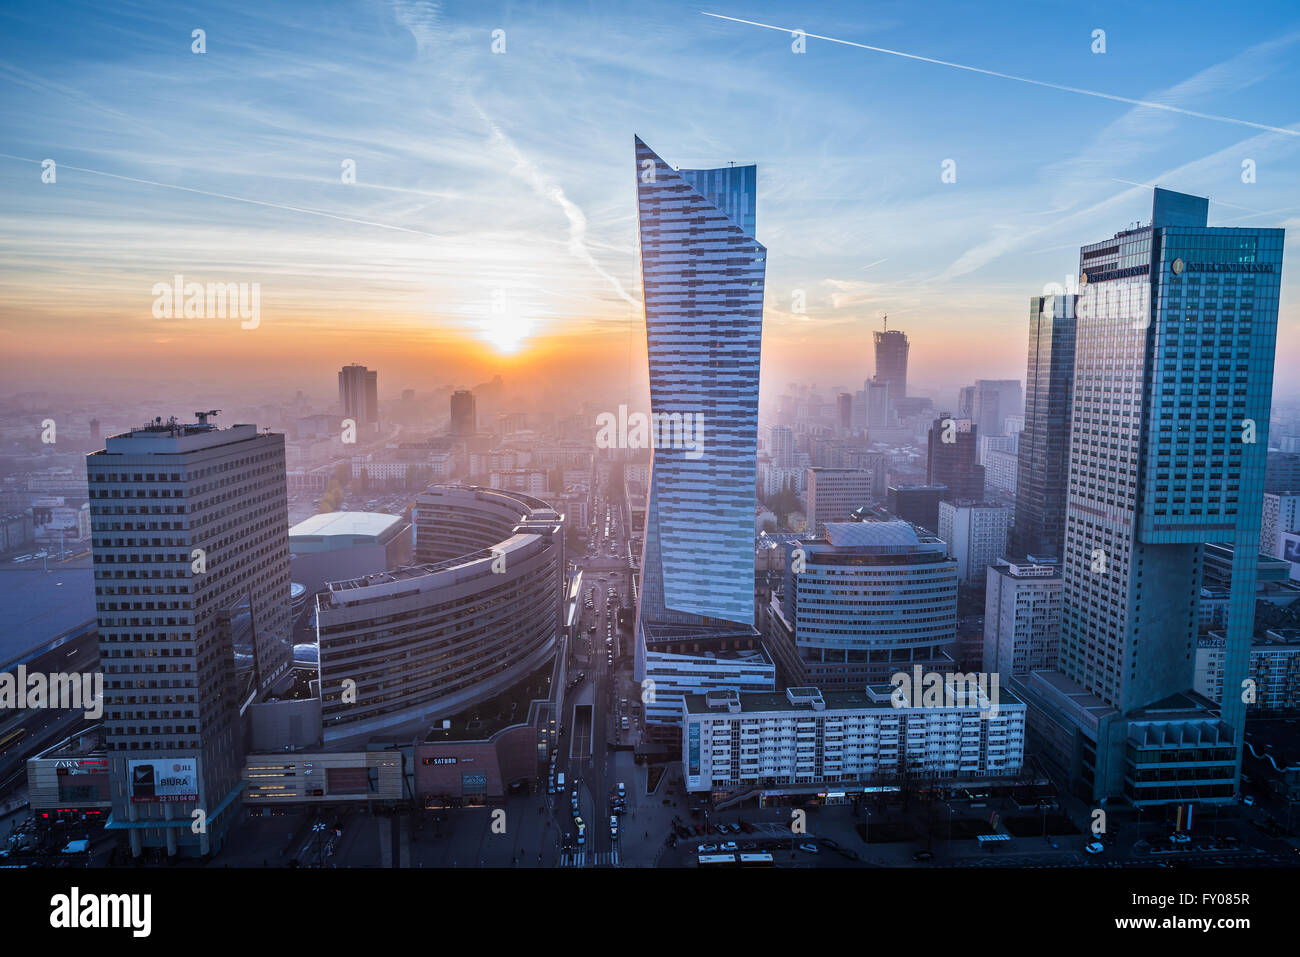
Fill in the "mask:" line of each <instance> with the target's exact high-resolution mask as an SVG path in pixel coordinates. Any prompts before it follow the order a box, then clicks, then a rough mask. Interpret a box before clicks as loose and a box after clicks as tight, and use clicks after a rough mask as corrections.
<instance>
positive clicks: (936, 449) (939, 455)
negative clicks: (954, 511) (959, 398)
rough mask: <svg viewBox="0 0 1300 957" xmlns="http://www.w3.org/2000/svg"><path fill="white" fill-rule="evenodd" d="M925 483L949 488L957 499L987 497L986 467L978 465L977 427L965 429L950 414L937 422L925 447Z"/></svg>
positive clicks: (931, 428)
mask: <svg viewBox="0 0 1300 957" xmlns="http://www.w3.org/2000/svg"><path fill="white" fill-rule="evenodd" d="M925 481H926V484H927V485H946V486H948V492H949V494H950V495H951V496H952V497H953V498H955V499H958V498H962V499H975V500H976V501H978V500H980V499H982V498H983V497H984V466H982V465H980V464H979V431H978V429H977V428H976V427H975V426H973V425H972V426H971V427H970V428H969V429H962V428H961V422H960V421H959V420H957V419H956V418H954V417H953V416H951V415H944V416H940V417H939V418H937V419H935V420H934V424H933V425H931V426H930V435H929V442H928V444H927V448H926V461H925Z"/></svg>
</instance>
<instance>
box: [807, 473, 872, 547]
mask: <svg viewBox="0 0 1300 957" xmlns="http://www.w3.org/2000/svg"><path fill="white" fill-rule="evenodd" d="M805 482H806V487H807V490H808V495H807V502H808V507H807V512H808V530H809V531H810V532H812V533H814V534H816V533H819V532H820V531H821V530H822V528H823V527H824V526H825V525H826V523H827V522H847V521H849V519H850V518H852V516H853V513H854V512H855V511H856V510H857V509H860V508H862V506H864V505H867V504H868V503H870V502H871V501H872V494H871V490H872V487H873V485H874V476H873V475H872V474H871V472H870V471H869V470H867V469H833V468H810V469H808V471H807V478H806V480H805Z"/></svg>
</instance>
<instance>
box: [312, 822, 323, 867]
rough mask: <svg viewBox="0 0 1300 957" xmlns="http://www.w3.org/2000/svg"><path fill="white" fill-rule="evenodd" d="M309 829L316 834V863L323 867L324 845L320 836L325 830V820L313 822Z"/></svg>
mask: <svg viewBox="0 0 1300 957" xmlns="http://www.w3.org/2000/svg"><path fill="white" fill-rule="evenodd" d="M311 829H312V831H313V832H314V833H315V835H316V864H317V866H319V867H324V866H325V845H324V844H323V843H322V841H321V838H322V836H323V834H324V831H325V822H324V821H317V822H316V823H315V824H313V825H312V826H311Z"/></svg>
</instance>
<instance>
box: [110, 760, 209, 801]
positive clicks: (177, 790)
mask: <svg viewBox="0 0 1300 957" xmlns="http://www.w3.org/2000/svg"><path fill="white" fill-rule="evenodd" d="M126 768H127V771H126V773H127V780H129V781H130V782H131V800H132V801H133V802H135V803H136V804H154V803H159V802H166V801H197V800H198V799H199V770H198V768H199V762H198V759H197V758H146V759H145V760H143V761H128V762H126Z"/></svg>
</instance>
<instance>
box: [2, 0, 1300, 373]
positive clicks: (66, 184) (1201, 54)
mask: <svg viewBox="0 0 1300 957" xmlns="http://www.w3.org/2000/svg"><path fill="white" fill-rule="evenodd" d="M244 7H248V8H247V9H245V8H244ZM1224 9H1225V8H1224V7H1223V5H1222V4H1211V3H1182V4H1178V5H1177V6H1176V7H1173V6H1171V5H1169V4H1149V5H1146V4H1137V3H1127V4H1093V5H1089V4H1079V3H1039V4H1025V5H1021V6H1007V5H1000V4H999V5H985V4H970V5H966V4H948V3H930V4H922V3H872V4H846V3H839V4H837V3H805V4H798V5H796V4H788V3H787V4H782V3H769V2H731V0H728V2H724V3H718V4H713V3H703V4H701V3H694V4H680V3H656V4H639V3H626V4H624V3H539V4H530V3H505V4H498V3H491V2H480V3H435V2H411V0H392V2H378V0H373V2H357V3H324V4H310V5H308V4H283V3H276V2H267V3H260V4H257V5H256V6H249V5H236V4H197V5H192V6H186V7H185V8H184V9H178V8H177V6H176V5H173V4H156V3H125V4H114V5H112V8H111V9H109V8H107V7H106V6H105V5H101V4H77V3H71V4H61V3H54V4H45V5H40V6H32V7H30V8H27V9H11V10H6V11H4V12H3V13H0V95H2V96H3V102H4V105H5V109H4V111H3V114H2V115H0V153H3V154H5V156H4V157H0V197H2V202H0V263H3V265H0V330H3V334H4V335H5V337H6V339H7V340H9V341H11V342H12V343H14V346H15V348H14V350H13V352H12V353H11V356H12V357H13V358H14V361H13V364H12V366H11V368H9V369H6V370H3V371H5V372H6V374H7V375H8V376H10V377H11V378H12V379H13V380H14V381H22V380H23V379H24V377H36V376H44V375H46V374H47V373H48V372H50V371H51V370H52V369H53V368H55V365H54V364H55V363H59V365H58V366H57V367H60V368H67V367H68V365H67V362H68V358H69V355H70V351H69V350H71V354H75V353H76V350H77V349H78V348H81V347H84V348H85V349H87V350H93V351H94V352H96V353H97V354H103V353H104V352H105V351H108V352H113V354H115V355H116V356H117V357H118V358H120V360H121V361H122V362H123V363H124V364H125V365H126V366H128V367H129V365H130V363H131V362H133V361H136V360H138V361H140V362H142V363H147V362H149V361H152V357H156V356H157V355H158V350H167V351H168V353H169V354H172V355H174V356H176V357H178V358H177V361H178V362H181V363H184V362H186V361H190V360H188V359H187V358H186V357H187V356H190V355H191V354H192V353H194V351H195V350H196V349H197V348H198V345H199V343H200V341H201V340H206V341H208V342H211V340H212V339H213V337H214V336H229V337H231V342H232V346H231V348H232V350H236V349H244V348H247V347H246V345H244V343H247V342H248V341H249V339H248V333H244V334H243V335H244V336H245V338H244V339H242V340H238V341H239V343H241V344H240V345H238V346H237V347H236V346H235V345H233V343H234V342H235V341H236V340H237V339H238V337H239V336H240V334H241V333H240V331H239V330H238V327H237V326H232V327H213V326H206V327H204V328H201V329H196V328H193V327H192V326H191V327H182V326H178V325H171V326H167V327H160V325H159V322H158V320H156V319H154V318H153V317H152V315H151V314H150V311H149V305H150V302H151V297H150V296H149V289H150V287H151V286H152V284H153V283H155V282H157V281H159V280H169V279H170V277H171V276H172V275H173V274H174V273H183V274H185V275H186V276H187V278H188V277H191V276H193V277H195V278H200V279H210V280H220V281H242V280H247V281H258V282H260V283H261V286H262V302H263V312H264V316H266V319H265V320H264V322H263V328H262V330H260V334H261V335H262V336H263V339H262V340H260V341H262V342H263V343H266V344H271V345H272V348H271V351H272V352H274V351H275V349H276V348H279V347H280V346H278V345H275V344H277V343H279V344H281V345H282V344H283V343H285V342H288V341H291V340H296V341H299V342H301V341H302V340H303V339H304V338H310V340H311V341H312V342H313V343H314V344H315V345H316V347H317V348H318V352H319V356H318V357H317V354H316V353H312V354H311V356H308V357H307V361H308V362H316V361H319V363H320V364H321V367H322V368H325V367H330V366H334V367H336V366H337V364H338V362H337V360H338V358H339V356H338V355H332V354H330V353H331V350H332V352H333V353H338V354H340V355H341V357H342V359H343V360H351V359H353V358H357V357H358V356H359V357H360V358H361V360H362V361H365V359H366V350H365V349H363V348H362V347H361V346H360V345H357V343H359V342H363V343H367V344H368V345H373V349H372V350H371V351H372V352H379V353H381V354H384V355H387V354H390V353H392V354H404V353H405V354H412V355H415V354H416V353H411V352H410V350H409V349H407V350H404V347H403V343H406V342H409V341H410V340H411V337H417V338H418V339H419V340H420V341H422V342H429V343H436V344H438V345H439V346H440V348H441V350H442V353H443V354H444V355H446V356H448V357H451V356H455V355H457V354H460V353H458V350H462V349H463V348H464V344H465V343H480V344H484V345H485V347H486V348H487V349H488V355H489V356H490V354H491V351H492V350H494V349H495V350H499V351H501V352H502V353H520V352H523V353H526V352H527V351H528V350H529V349H530V348H533V347H536V346H538V345H540V344H541V343H544V342H550V343H551V344H552V345H555V344H562V343H565V342H570V343H571V342H573V341H578V340H580V341H581V342H582V343H584V344H585V345H584V346H583V348H588V349H599V348H604V349H608V350H610V351H611V354H613V355H615V356H616V364H617V366H618V367H619V368H620V369H624V368H635V367H636V366H637V364H638V360H637V358H636V357H635V356H633V355H630V349H629V346H630V345H631V342H633V341H636V340H637V335H638V334H639V322H640V314H639V311H638V306H637V305H636V303H637V301H638V296H639V289H638V276H637V261H636V256H635V222H636V220H635V207H634V204H633V197H634V188H633V184H634V180H633V177H634V166H633V161H632V136H633V134H634V133H638V134H640V135H641V136H642V137H643V138H644V139H645V140H646V142H647V143H649V144H650V146H651V147H652V148H653V149H655V150H656V151H657V152H659V153H660V154H661V155H662V156H664V157H665V159H666V160H668V161H669V162H671V163H674V164H678V165H682V166H693V167H700V166H718V165H723V164H725V163H727V162H729V161H735V162H739V163H757V164H758V167H759V200H758V236H759V239H760V240H761V241H762V242H763V243H764V244H765V245H767V247H768V249H769V274H768V288H767V310H766V326H767V329H766V341H765V349H766V353H767V354H766V356H765V366H764V374H765V381H766V382H769V383H770V382H774V381H777V380H783V379H784V378H785V377H787V376H793V375H800V376H804V375H811V374H812V373H813V371H814V370H816V369H819V368H820V369H824V370H825V376H824V377H825V379H826V381H827V384H831V382H836V383H847V384H853V383H856V382H859V381H860V380H861V379H862V378H864V377H865V376H868V375H870V374H871V371H872V369H871V368H870V359H869V349H868V346H867V342H868V339H869V335H868V334H869V332H870V330H871V329H874V328H877V327H878V326H879V316H880V315H881V314H882V313H886V312H887V313H888V314H889V315H890V317H891V318H890V325H891V327H898V328H904V329H906V330H907V331H908V332H909V334H910V335H911V336H912V338H913V343H914V344H913V348H912V362H913V373H912V377H913V379H914V380H915V381H916V383H917V385H918V386H919V387H920V388H925V387H926V386H927V385H928V386H932V387H934V388H935V389H947V388H949V387H950V386H955V385H956V384H957V383H958V382H960V381H968V380H973V379H974V378H975V377H976V376H985V377H1004V376H1016V377H1019V376H1022V375H1023V373H1024V362H1025V359H1024V354H1025V352H1024V341H1025V329H1026V321H1025V320H1026V317H1027V311H1028V310H1027V302H1026V300H1027V298H1028V297H1029V296H1031V295H1034V294H1038V293H1041V291H1042V290H1043V287H1044V285H1045V284H1048V283H1052V282H1055V283H1062V282H1064V280H1065V277H1066V275H1067V274H1069V273H1071V272H1073V270H1074V269H1075V266H1076V263H1077V253H1078V247H1079V246H1080V245H1082V244H1084V243H1088V242H1093V241H1096V240H1099V239H1102V238H1105V237H1106V236H1109V235H1111V234H1112V233H1113V232H1115V231H1116V230H1117V229H1120V228H1123V227H1124V226H1126V225H1128V224H1130V223H1132V222H1135V221H1138V220H1145V219H1146V218H1147V217H1148V216H1149V209H1150V194H1149V191H1148V190H1145V189H1143V188H1142V187H1141V186H1140V185H1131V184H1144V183H1148V184H1149V183H1159V184H1160V185H1163V186H1168V187H1171V188H1174V189H1180V190H1184V191H1187V192H1192V193H1197V194H1201V195H1208V196H1210V197H1211V200H1212V202H1211V206H1210V220H1211V224H1212V225H1243V226H1246V225H1259V226H1285V227H1287V228H1288V230H1289V232H1290V233H1291V234H1292V235H1291V236H1289V237H1288V250H1287V265H1286V268H1285V271H1284V287H1283V313H1282V326H1283V331H1282V332H1281V334H1280V337H1279V356H1280V357H1283V358H1282V359H1281V360H1280V363H1279V368H1283V367H1285V364H1286V358H1290V359H1294V358H1295V357H1296V355H1297V350H1298V349H1300V335H1297V333H1296V330H1295V318H1296V293H1297V280H1296V278H1295V277H1296V275H1297V267H1296V265H1295V252H1296V247H1295V239H1294V236H1295V234H1296V227H1297V226H1300V189H1298V188H1297V174H1298V173H1300V152H1298V151H1300V136H1297V135H1291V134H1290V133H1288V132H1284V131H1282V132H1280V131H1274V130H1266V129H1259V128H1255V127H1251V126H1247V125H1243V124H1241V123H1233V122H1224V121H1221V120H1214V119H1205V118H1199V117H1196V116H1191V115H1187V114H1186V113H1182V112H1167V111H1162V110H1158V109H1153V108H1150V107H1142V106H1134V105H1131V104H1128V103H1124V102H1116V101H1113V100H1109V99H1104V98H1102V97H1097V96H1088V95H1081V94H1078V93H1071V92H1066V91H1063V90H1058V89H1050V88H1045V87H1042V86H1036V85H1032V84H1028V83H1023V82H1018V81H1016V80H1013V79H1008V78H1002V77H995V76H989V75H985V74H980V73H975V72H971V71H963V70H959V69H955V68H953V67H949V66H943V65H939V64H936V63H931V62H923V61H918V60H915V59H909V58H906V57H902V56H896V55H891V54H888V53H882V52H875V51H869V50H864V49H858V48H852V47H848V46H844V45H837V44H832V43H828V42H825V41H822V40H817V39H809V40H808V41H807V52H806V53H803V54H796V53H794V52H792V49H791V37H790V35H789V34H788V33H784V32H780V31H775V30H767V29H763V28H761V27H756V26H751V25H746V24H741V23H736V22H730V21H725V20H720V19H716V18H711V17H707V16H704V15H703V14H702V12H701V11H710V12H714V13H719V14H723V15H727V16H732V17H737V18H742V19H746V20H753V21H758V22H762V23H766V24H771V25H775V26H779V27H783V28H800V29H803V30H805V31H807V32H808V33H810V34H822V35H825V36H830V37H837V38H842V39H846V40H851V41H855V42H859V43H863V44H868V45H871V46H876V47H881V48H885V49H889V50H894V51H899V52H903V53H909V54H913V55H916V56H924V57H929V58H933V59H938V60H945V61H950V62H952V63H958V64H963V65H967V66H972V67H977V68H980V69H984V70H990V71H995V72H998V73H1004V74H1010V75H1014V76H1019V77H1025V78H1031V79H1034V80H1039V81H1043V82H1047V83H1053V84H1059V85H1064V86H1071V87H1077V88H1081V89H1087V90H1093V91H1098V92H1102V93H1107V94H1113V95H1116V96H1120V97H1124V98H1128V99H1130V100H1145V101H1152V102H1156V103H1162V104H1167V105H1169V106H1172V107H1176V108H1178V109H1179V110H1187V111H1193V112H1197V113H1205V114H1215V115H1219V116H1222V117H1230V118H1234V119H1237V120H1243V121H1249V122H1253V123H1258V124H1263V125H1264V126H1269V127H1277V128H1282V129H1283V130H1290V131H1300V115H1298V114H1300V110H1298V109H1297V105H1296V101H1295V91H1296V90H1297V89H1300V11H1297V9H1296V8H1295V6H1294V4H1287V3H1257V4H1251V5H1250V7H1249V15H1245V16H1239V15H1235V14H1234V15H1225V12H1224ZM194 29H203V30H204V31H205V32H206V48H207V52H206V53H205V54H202V55H196V54H194V53H192V52H191V43H192V40H191V31H192V30H194ZM1097 29H1101V30H1105V33H1106V37H1105V42H1106V51H1105V52H1104V53H1094V52H1092V49H1091V47H1092V45H1093V43H1094V41H1093V38H1092V33H1093V31H1094V30H1097ZM493 30H504V31H505V34H504V37H505V52H504V53H502V54H493V53H492V51H491V45H492V31H493ZM47 157H48V158H53V159H55V161H56V162H57V163H58V164H59V166H58V169H59V172H58V179H57V183H56V184H54V185H50V184H42V183H41V180H40V166H39V165H38V164H39V161H40V160H42V159H45V158H47ZM345 159H351V160H354V161H355V163H356V169H357V182H356V183H355V184H353V185H348V184H343V183H342V182H341V177H340V169H341V163H342V162H343V161H344V160H345ZM949 159H950V160H953V161H954V162H955V170H956V181H955V182H953V183H943V182H941V177H940V174H941V170H942V164H943V163H944V161H945V160H949ZM1244 160H1253V161H1254V163H1255V169H1256V181H1255V182H1253V183H1244V182H1242V162H1243V161H1244ZM75 167H79V168H81V170H78V169H74V168H75ZM82 170H94V171H98V172H97V173H90V172H83V171H82ZM104 173H111V174H115V176H117V177H126V178H125V179H123V178H113V177H110V176H105V175H100V174H104ZM163 184H167V185H163ZM169 187H186V188H187V189H185V190H182V189H176V188H169ZM213 194H219V195H213ZM313 211H314V212H313ZM796 291H802V293H803V297H804V299H805V300H806V303H807V311H806V313H803V314H797V313H795V312H793V311H792V303H793V301H794V297H795V295H796ZM494 296H496V297H497V298H496V299H495V300H494ZM502 301H504V302H505V303H506V305H505V308H504V309H501V308H498V309H496V310H495V311H494V309H493V303H494V302H496V303H497V305H498V306H499V305H500V303H501V302H502ZM37 330H39V334H38V332H37ZM51 332H53V333H55V335H54V336H52V337H51V336H50V335H49V333H51ZM114 350H116V351H114ZM349 350H351V351H349ZM344 353H346V354H344ZM19 359H21V363H20V362H19ZM391 361H392V362H394V363H395V364H396V363H398V361H399V360H396V359H394V360H391ZM411 361H412V363H414V361H415V360H414V359H412V360H411ZM421 361H424V360H423V357H422V358H421ZM447 361H450V358H448V360H447ZM473 361H475V362H481V361H487V360H484V359H483V358H482V357H481V356H477V354H476V358H474V360H473ZM47 362H48V363H50V368H46V367H45V365H44V364H45V363H47ZM372 364H374V362H373V361H372ZM1292 364H1293V363H1292ZM74 365H75V363H74ZM485 368H486V367H485ZM403 374H406V375H408V377H409V376H410V375H414V374H415V367H414V365H412V369H411V371H410V372H409V373H403ZM389 381H390V384H391V386H392V387H393V388H394V389H396V388H397V387H399V385H402V384H415V383H403V382H399V381H397V379H396V377H395V378H394V379H392V380H389ZM1285 381H1286V380H1284V382H1285ZM1284 387H1285V386H1281V387H1280V390H1281V389H1282V388H1284Z"/></svg>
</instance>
